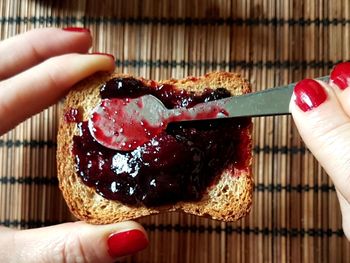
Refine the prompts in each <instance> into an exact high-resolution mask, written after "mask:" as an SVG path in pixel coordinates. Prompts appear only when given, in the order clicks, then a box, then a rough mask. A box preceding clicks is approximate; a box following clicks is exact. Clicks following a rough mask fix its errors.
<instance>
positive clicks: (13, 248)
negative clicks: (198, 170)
mask: <svg viewBox="0 0 350 263" xmlns="http://www.w3.org/2000/svg"><path fill="white" fill-rule="evenodd" d="M43 40H44V41H43ZM91 44H92V37H91V34H90V33H89V32H70V31H64V30H61V29H56V28H49V29H48V28H46V29H38V30H33V31H29V32H27V33H25V34H22V35H18V36H15V37H13V38H10V39H7V40H4V41H2V42H0V57H1V67H0V120H1V122H0V135H1V134H4V133H5V132H7V131H9V130H10V129H12V128H14V127H15V126H16V125H17V124H18V123H20V122H22V121H24V120H25V119H27V118H28V117H30V116H32V115H34V114H36V113H38V112H40V111H42V110H43V109H45V108H47V107H49V106H50V105H52V104H54V103H56V102H57V101H58V100H59V99H60V98H62V97H63V96H64V95H65V94H66V93H67V92H68V90H69V89H70V88H71V87H72V86H73V85H74V84H75V83H77V82H79V81H80V80H82V79H84V78H86V77H88V76H89V75H91V74H93V73H95V72H98V71H113V70H114V60H113V58H111V57H109V56H106V55H93V54H86V53H87V52H88V50H89V48H90V47H91ZM13 54H15V56H14V55H13ZM38 98H45V99H38ZM18 105H25V110H23V111H22V110H18V109H17V106H18ZM132 229H138V230H141V231H142V232H143V233H144V234H145V235H146V233H145V231H144V229H143V228H142V226H141V225H139V224H137V223H135V222H131V221H128V222H122V223H117V224H110V225H102V226H96V225H89V224H86V223H84V222H75V223H65V224H61V225H56V226H50V227H45V228H40V229H31V230H22V231H19V230H13V229H9V228H5V227H0V258H1V262H18V263H21V262H39V263H40V262H57V263H60V262H114V261H115V258H112V257H111V256H110V255H109V253H108V246H107V239H108V236H109V235H111V234H115V233H120V232H124V231H127V230H132ZM124 243H125V242H124Z"/></svg>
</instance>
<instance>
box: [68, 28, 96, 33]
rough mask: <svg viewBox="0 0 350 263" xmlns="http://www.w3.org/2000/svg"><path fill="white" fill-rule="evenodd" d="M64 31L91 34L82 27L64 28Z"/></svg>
mask: <svg viewBox="0 0 350 263" xmlns="http://www.w3.org/2000/svg"><path fill="white" fill-rule="evenodd" d="M62 29H63V30H65V31H71V32H78V33H89V34H90V33H91V32H90V29H88V28H84V27H64V28H62Z"/></svg>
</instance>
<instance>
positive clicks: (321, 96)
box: [294, 79, 327, 112]
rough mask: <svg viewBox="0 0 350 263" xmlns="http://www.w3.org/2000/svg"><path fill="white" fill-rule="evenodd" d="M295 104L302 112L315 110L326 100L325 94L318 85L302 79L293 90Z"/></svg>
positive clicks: (311, 80)
mask: <svg viewBox="0 0 350 263" xmlns="http://www.w3.org/2000/svg"><path fill="white" fill-rule="evenodd" d="M294 95H295V103H296V104H297V105H298V106H299V108H300V109H301V110H302V111H304V112H305V111H309V110H312V109H314V108H317V107H318V106H319V105H321V104H322V103H323V102H324V101H325V100H326V99H327V93H326V91H325V90H324V88H323V87H322V86H321V84H320V83H318V82H317V81H315V80H313V79H304V80H302V81H300V82H298V84H297V85H295V88H294Z"/></svg>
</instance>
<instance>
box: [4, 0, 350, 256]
mask: <svg viewBox="0 0 350 263" xmlns="http://www.w3.org/2000/svg"><path fill="white" fill-rule="evenodd" d="M44 26H54V27H66V26H82V27H88V28H90V29H91V31H92V32H93V35H94V48H93V49H94V50H96V51H100V52H108V53H112V54H114V55H115V57H116V65H117V69H118V70H119V71H120V72H127V73H132V74H135V75H137V76H143V77H145V78H152V79H166V78H169V77H174V78H181V77H184V76H188V75H201V74H204V73H206V72H209V71H214V70H227V71H236V72H241V73H242V74H243V75H244V76H245V77H246V78H248V79H249V80H250V81H251V83H252V85H253V89H254V90H261V89H265V88H269V87H274V86H276V85H281V84H286V83H289V82H292V81H297V80H300V79H302V78H304V77H317V76H321V75H325V74H327V73H329V71H330V69H331V68H332V66H333V65H334V64H335V63H336V62H338V61H342V60H349V59H350V44H349V43H350V2H349V1H348V0H340V1H331V0H322V1H317V0H307V1H299V0H294V1H293V0H281V1H280V0H252V1H249V0H248V1H234V0H231V1H230V0H217V1H213V0H179V1H171V0H168V1H157V0H147V1H141V0H140V1H138V0H128V1H119V0H102V1H101V0H99V1H93V0H85V1H84V0H76V1H69V0H66V1H58V0H57V1H44V0H41V1H39V0H37V1H34V0H32V1H31V0H23V1H21V0H2V1H0V39H5V38H8V37H10V36H13V35H15V34H17V33H21V32H24V31H27V30H29V29H32V28H38V27H44ZM43 41H45V40H43ZM24 48H25V47H24ZM0 66H1V58H0ZM0 99H1V98H0ZM59 108H60V106H59V105H56V106H53V107H51V108H49V109H48V110H46V111H44V112H43V113H41V114H39V115H37V116H34V117H33V118H31V119H29V120H28V121H26V122H25V123H23V124H21V125H19V126H18V127H17V128H16V129H15V130H13V131H11V132H9V133H7V134H5V135H4V136H2V137H0V224H1V225H6V226H10V227H14V228H32V227H40V226H45V225H51V224H56V223H60V222H65V221H68V220H72V217H71V215H70V213H69V211H68V209H67V207H66V205H65V203H64V201H63V199H62V197H61V194H60V191H59V190H58V187H57V179H56V166H55V150H56V131H57V122H58V115H59ZM0 121H1V120H0ZM254 123H255V126H254V154H255V156H254V167H253V171H254V177H255V184H256V187H255V191H254V204H253V209H252V211H251V213H250V215H249V216H248V217H246V218H245V219H243V220H241V221H239V222H237V223H229V224H225V223H220V222H216V221H211V220H208V219H202V218H197V217H193V216H187V215H184V214H180V213H173V214H164V215H160V216H153V217H149V218H145V219H142V220H140V222H141V223H143V224H144V226H145V227H146V229H147V230H148V233H149V235H150V240H151V245H150V248H149V249H148V250H146V251H144V252H142V253H139V254H137V255H136V256H134V257H130V258H127V259H125V261H127V262H348V260H349V258H350V257H349V256H350V246H349V244H348V242H347V241H346V238H345V237H344V234H343V232H342V230H341V215H340V210H339V206H338V202H337V198H336V194H335V190H334V186H333V184H332V182H331V181H330V180H329V179H328V177H327V175H326V174H325V172H324V171H323V170H322V169H321V168H320V166H319V165H318V163H317V162H316V161H315V159H314V158H313V156H312V155H311V154H310V152H309V151H308V150H307V149H306V148H305V146H304V144H303V143H302V141H301V139H300V137H299V135H298V132H297V130H296V128H295V126H294V124H293V122H292V120H291V118H290V117H288V116H282V117H268V118H260V119H255V120H254Z"/></svg>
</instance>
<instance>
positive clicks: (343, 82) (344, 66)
mask: <svg viewBox="0 0 350 263" xmlns="http://www.w3.org/2000/svg"><path fill="white" fill-rule="evenodd" d="M330 79H331V82H333V83H334V84H336V85H337V86H338V87H339V88H340V89H342V90H344V89H346V88H347V87H349V85H350V62H344V63H340V64H338V65H336V66H335V68H334V69H333V70H332V72H331V76H330Z"/></svg>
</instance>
